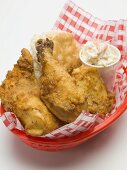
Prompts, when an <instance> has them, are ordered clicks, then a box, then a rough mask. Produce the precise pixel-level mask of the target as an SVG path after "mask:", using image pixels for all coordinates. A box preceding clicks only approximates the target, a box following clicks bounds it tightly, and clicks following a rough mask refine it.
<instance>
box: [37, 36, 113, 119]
mask: <svg viewBox="0 0 127 170" xmlns="http://www.w3.org/2000/svg"><path fill="white" fill-rule="evenodd" d="M53 47H54V43H53V41H52V40H49V39H48V38H46V40H45V39H39V40H38V41H37V42H36V49H37V58H38V61H39V62H40V63H41V65H42V76H41V78H40V86H41V99H42V101H43V102H44V103H45V104H46V106H47V107H48V109H49V110H50V111H51V112H52V113H53V114H54V115H56V116H57V117H58V118H59V119H60V120H62V121H65V122H72V121H74V120H75V119H76V118H77V117H78V115H79V114H80V113H81V111H82V110H85V111H88V112H91V113H93V114H96V113H102V114H106V113H107V112H109V111H111V108H112V104H113V101H114V97H113V96H112V95H111V93H108V92H107V90H106V88H105V85H104V83H103V81H102V79H101V77H100V75H99V73H98V71H97V69H95V68H91V67H87V66H85V65H81V66H80V67H78V68H76V69H73V72H72V74H69V73H68V72H67V71H66V69H65V67H64V66H63V65H61V63H60V62H58V61H57V60H55V59H54V57H53Z"/></svg>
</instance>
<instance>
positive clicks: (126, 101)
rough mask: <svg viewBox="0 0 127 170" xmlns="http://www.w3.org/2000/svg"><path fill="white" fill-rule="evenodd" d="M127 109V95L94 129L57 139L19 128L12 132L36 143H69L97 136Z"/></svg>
mask: <svg viewBox="0 0 127 170" xmlns="http://www.w3.org/2000/svg"><path fill="white" fill-rule="evenodd" d="M126 109H127V97H126V98H125V99H124V102H123V103H122V104H121V105H120V106H119V107H118V108H117V111H116V112H115V113H113V114H112V115H111V116H110V117H108V118H107V119H105V120H104V121H103V122H102V123H100V124H98V125H96V126H95V127H94V128H93V130H91V131H88V132H81V133H79V134H77V135H75V136H66V137H63V138H56V139H51V138H42V137H33V136H28V135H27V134H26V133H25V132H23V131H21V130H18V129H13V130H11V132H12V133H13V134H15V135H16V136H18V137H19V138H21V139H22V140H24V141H27V140H29V141H31V142H36V143H45V144H52V145H58V144H64V145H65V143H67V144H69V143H72V142H78V141H81V140H84V139H85V138H90V137H92V136H95V135H96V134H98V133H99V132H101V131H103V130H104V129H106V128H107V127H109V126H110V125H111V124H112V123H113V122H114V121H115V120H117V119H118V118H119V117H120V116H121V115H122V114H123V113H124V111H126Z"/></svg>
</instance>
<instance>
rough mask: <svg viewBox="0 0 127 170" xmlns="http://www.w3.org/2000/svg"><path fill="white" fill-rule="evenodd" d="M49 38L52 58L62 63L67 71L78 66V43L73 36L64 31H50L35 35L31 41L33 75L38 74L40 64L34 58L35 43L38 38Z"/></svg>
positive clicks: (79, 63) (79, 61)
mask: <svg viewBox="0 0 127 170" xmlns="http://www.w3.org/2000/svg"><path fill="white" fill-rule="evenodd" d="M45 38H49V39H50V40H52V41H53V44H54V48H53V58H54V59H55V60H57V61H59V63H60V64H62V65H63V66H64V67H65V69H66V70H67V72H71V71H72V70H73V69H74V68H77V67H79V66H80V65H81V64H82V62H81V60H80V58H79V51H80V45H79V43H78V42H77V41H76V40H75V39H74V36H73V35H72V34H71V33H69V32H65V31H50V32H47V33H45V34H42V35H35V36H34V37H33V39H32V42H31V51H32V55H33V56H34V59H35V60H34V61H36V63H35V75H37V76H36V77H39V76H40V72H41V66H40V65H39V63H38V61H37V60H36V47H35V44H36V42H37V40H39V39H45Z"/></svg>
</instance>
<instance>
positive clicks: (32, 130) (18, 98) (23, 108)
mask: <svg viewBox="0 0 127 170" xmlns="http://www.w3.org/2000/svg"><path fill="white" fill-rule="evenodd" d="M39 96H40V89H39V86H38V83H37V81H36V79H35V77H34V72H33V61H32V56H31V54H30V53H29V51H28V50H27V49H23V50H22V56H21V57H20V58H19V60H18V61H17V64H16V65H14V68H13V70H12V71H9V72H8V74H7V76H6V79H5V80H4V82H3V83H2V85H1V87H0V97H1V99H2V103H3V104H4V107H5V109H6V110H7V111H12V112H14V113H15V114H16V116H17V117H18V119H19V120H20V121H21V123H22V125H23V126H24V128H25V130H26V132H27V133H28V134H30V135H32V136H40V135H44V134H47V133H49V132H51V131H53V130H54V129H57V128H58V127H60V125H61V122H60V121H59V120H58V119H57V118H56V117H55V116H54V115H52V114H51V113H50V112H49V111H48V110H47V108H46V106H45V105H44V104H43V103H42V101H41V100H40V98H39Z"/></svg>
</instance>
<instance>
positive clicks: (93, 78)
mask: <svg viewBox="0 0 127 170" xmlns="http://www.w3.org/2000/svg"><path fill="white" fill-rule="evenodd" d="M72 76H73V77H74V78H75V80H76V85H77V86H78V89H79V90H80V93H81V94H83V96H85V99H86V100H85V102H86V103H87V109H86V111H88V112H90V113H93V114H96V113H102V114H106V113H108V112H110V111H111V109H112V106H113V103H114V102H115V98H114V95H112V94H111V93H110V92H107V89H106V87H105V85H104V82H103V80H102V79H101V77H100V75H99V73H98V71H97V69H95V68H92V67H88V66H85V65H82V66H81V67H79V68H77V69H74V70H73V72H72Z"/></svg>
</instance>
